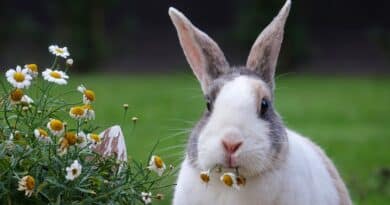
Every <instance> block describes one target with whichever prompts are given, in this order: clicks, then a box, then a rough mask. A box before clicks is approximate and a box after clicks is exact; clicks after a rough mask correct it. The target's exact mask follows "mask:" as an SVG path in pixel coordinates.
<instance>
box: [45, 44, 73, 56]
mask: <svg viewBox="0 0 390 205" xmlns="http://www.w3.org/2000/svg"><path fill="white" fill-rule="evenodd" d="M49 51H50V53H52V54H53V55H55V56H61V57H63V58H67V57H68V56H69V55H70V54H69V51H68V48H67V47H63V48H60V47H58V46H57V45H51V46H49Z"/></svg>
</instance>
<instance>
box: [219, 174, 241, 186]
mask: <svg viewBox="0 0 390 205" xmlns="http://www.w3.org/2000/svg"><path fill="white" fill-rule="evenodd" d="M220 180H221V181H222V182H223V183H224V184H225V185H226V186H228V187H232V188H234V189H237V190H239V189H240V187H239V185H238V182H237V175H236V174H234V173H232V172H226V173H224V174H223V175H222V176H221V178H220Z"/></svg>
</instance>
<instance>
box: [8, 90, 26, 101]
mask: <svg viewBox="0 0 390 205" xmlns="http://www.w3.org/2000/svg"><path fill="white" fill-rule="evenodd" d="M23 96H24V93H23V90H22V89H19V88H16V89H14V90H12V91H11V93H10V95H9V99H10V101H11V104H13V105H15V104H18V103H20V101H21V100H22V98H23Z"/></svg>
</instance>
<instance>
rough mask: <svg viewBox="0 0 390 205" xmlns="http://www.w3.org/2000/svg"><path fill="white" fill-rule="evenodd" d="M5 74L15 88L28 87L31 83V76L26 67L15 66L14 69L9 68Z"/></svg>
mask: <svg viewBox="0 0 390 205" xmlns="http://www.w3.org/2000/svg"><path fill="white" fill-rule="evenodd" d="M5 76H6V77H7V80H8V82H9V83H11V85H12V86H14V87H15V88H20V89H22V88H28V87H30V85H31V80H32V77H31V75H30V74H29V73H28V70H27V69H22V68H21V67H20V66H16V68H15V69H12V68H11V69H9V70H8V71H7V72H6V73H5Z"/></svg>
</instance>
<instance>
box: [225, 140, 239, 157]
mask: <svg viewBox="0 0 390 205" xmlns="http://www.w3.org/2000/svg"><path fill="white" fill-rule="evenodd" d="M222 145H223V148H224V149H225V151H226V153H227V154H234V153H235V152H236V151H237V150H238V148H240V147H241V145H242V141H234V140H226V139H223V140H222Z"/></svg>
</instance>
